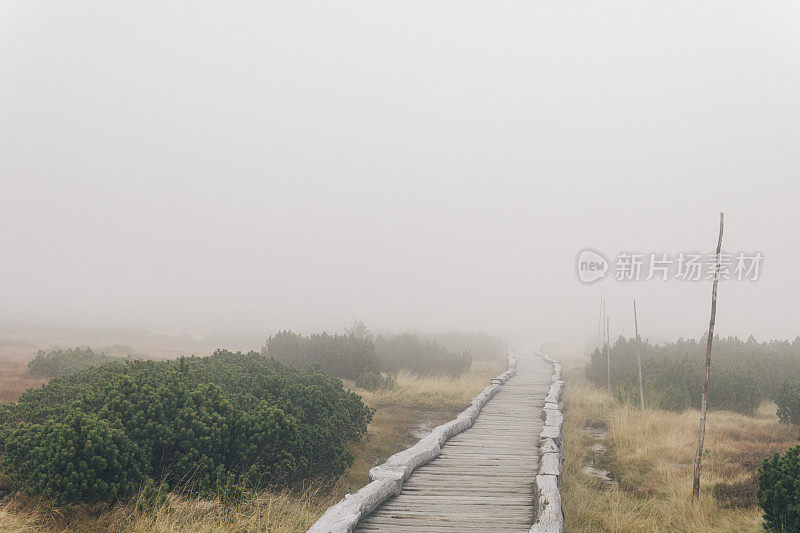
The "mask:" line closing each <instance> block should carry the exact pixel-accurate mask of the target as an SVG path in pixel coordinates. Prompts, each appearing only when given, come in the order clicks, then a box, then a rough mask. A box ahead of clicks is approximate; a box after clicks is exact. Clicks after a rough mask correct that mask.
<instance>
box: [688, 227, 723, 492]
mask: <svg viewBox="0 0 800 533" xmlns="http://www.w3.org/2000/svg"><path fill="white" fill-rule="evenodd" d="M723 226H724V215H723V214H722V213H720V214H719V240H718V241H717V258H716V259H717V262H716V267H715V269H714V285H713V287H712V289H711V320H710V321H709V323H708V339H707V342H706V374H705V378H704V379H703V396H702V400H701V402H700V432H699V434H698V435H697V454H696V455H695V456H694V479H693V480H692V501H697V498H698V497H699V496H700V461H701V460H702V458H703V439H704V438H705V435H706V408H707V407H708V379H709V377H710V376H711V342H712V341H713V340H714V320H715V319H716V316H717V283H718V282H719V269H720V261H721V258H720V253H721V251H722V229H723Z"/></svg>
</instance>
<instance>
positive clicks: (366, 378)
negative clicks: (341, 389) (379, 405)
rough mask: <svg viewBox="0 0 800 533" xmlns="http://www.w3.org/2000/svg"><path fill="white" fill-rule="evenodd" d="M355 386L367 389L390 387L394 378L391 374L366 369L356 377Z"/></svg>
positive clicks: (393, 383) (393, 382)
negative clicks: (385, 374)
mask: <svg viewBox="0 0 800 533" xmlns="http://www.w3.org/2000/svg"><path fill="white" fill-rule="evenodd" d="M356 386H358V387H361V388H362V389H365V390H368V391H376V390H380V389H391V388H393V387H394V386H395V379H394V378H393V377H392V376H388V375H387V376H384V375H383V374H381V373H380V372H373V371H372V370H367V371H365V372H362V373H361V375H360V376H358V377H357V378H356Z"/></svg>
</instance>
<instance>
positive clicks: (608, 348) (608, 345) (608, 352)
mask: <svg viewBox="0 0 800 533" xmlns="http://www.w3.org/2000/svg"><path fill="white" fill-rule="evenodd" d="M606 366H607V368H608V393H609V394H611V334H610V333H609V326H608V317H606Z"/></svg>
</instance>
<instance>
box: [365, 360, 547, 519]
mask: <svg viewBox="0 0 800 533" xmlns="http://www.w3.org/2000/svg"><path fill="white" fill-rule="evenodd" d="M551 374H552V366H551V365H550V364H548V363H547V362H545V361H544V360H543V359H542V358H541V357H539V356H538V355H536V354H534V353H533V351H532V350H528V349H526V350H520V352H519V354H518V356H517V375H516V376H515V377H513V378H511V379H510V380H509V381H508V382H507V383H506V384H505V385H503V387H502V388H501V389H500V390H499V391H498V392H497V394H496V395H495V396H494V397H493V398H492V399H491V400H490V401H489V402H488V403H487V404H486V406H484V408H483V410H482V411H481V413H480V415H479V416H478V419H477V420H476V421H475V424H474V425H473V426H472V427H471V428H470V429H468V430H466V431H464V432H463V433H461V434H459V435H456V436H454V437H453V438H451V439H450V440H448V441H447V442H446V443H445V444H444V446H442V453H441V455H439V457H437V458H436V459H434V460H433V461H431V462H430V463H428V464H426V465H423V466H420V467H419V468H418V469H417V470H415V471H414V473H413V474H412V475H411V477H409V478H408V480H407V481H406V482H405V483H404V484H403V490H402V492H401V493H400V494H399V495H398V496H394V497H392V498H390V499H388V500H386V501H385V502H384V503H383V504H382V505H380V506H379V507H378V508H377V509H376V510H375V511H374V512H373V513H371V514H370V515H368V516H366V517H365V518H363V519H362V520H361V521H360V522H359V523H358V525H357V526H356V528H355V531H363V532H367V531H398V532H412V531H420V532H426V531H427V532H432V531H445V532H446V531H479V530H480V531H517V532H519V531H527V530H528V528H530V526H531V523H532V522H533V518H534V507H533V505H534V494H533V484H534V479H535V477H536V473H537V470H538V468H539V434H540V432H541V429H542V425H543V421H542V407H543V406H544V398H545V396H546V395H547V391H548V388H549V386H550V376H551Z"/></svg>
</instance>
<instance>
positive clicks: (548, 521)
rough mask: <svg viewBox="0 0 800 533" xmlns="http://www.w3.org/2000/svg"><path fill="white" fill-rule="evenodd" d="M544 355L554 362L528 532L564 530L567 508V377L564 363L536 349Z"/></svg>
mask: <svg viewBox="0 0 800 533" xmlns="http://www.w3.org/2000/svg"><path fill="white" fill-rule="evenodd" d="M537 353H538V354H539V355H541V356H542V358H543V359H544V360H545V361H547V362H548V363H550V364H552V365H553V377H552V378H550V390H549V391H548V392H547V396H546V397H545V399H544V402H545V403H544V409H543V410H542V412H543V415H544V426H543V427H542V433H541V436H540V437H539V473H538V474H537V475H536V480H535V482H534V499H535V501H534V507H535V508H536V521H535V522H534V523H533V525H532V526H531V528H530V530H529V533H562V532H563V531H564V512H563V511H562V510H561V463H562V461H563V460H564V452H563V448H562V444H563V437H564V432H563V426H564V415H563V414H562V413H561V408H562V407H563V405H564V403H563V402H562V401H561V392H562V390H563V389H564V381H563V380H562V379H561V363H559V362H558V361H556V360H555V359H550V358H549V357H547V356H546V355H544V354H543V353H541V352H539V351H537Z"/></svg>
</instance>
